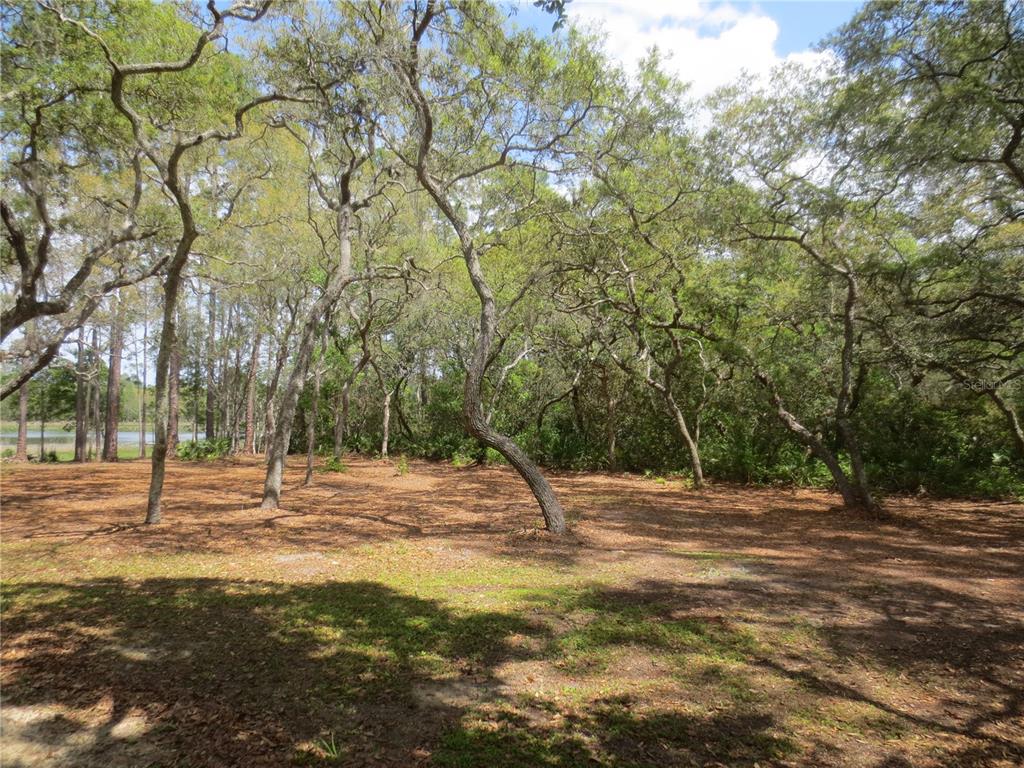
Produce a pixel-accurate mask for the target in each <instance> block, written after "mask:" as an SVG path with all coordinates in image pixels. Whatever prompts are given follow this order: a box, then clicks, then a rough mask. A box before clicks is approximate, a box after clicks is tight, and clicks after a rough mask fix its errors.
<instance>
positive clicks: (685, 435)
mask: <svg viewBox="0 0 1024 768" xmlns="http://www.w3.org/2000/svg"><path fill="white" fill-rule="evenodd" d="M662 395H663V396H664V398H665V403H666V404H667V405H668V409H669V411H670V412H671V413H672V418H673V419H674V420H675V423H676V429H678V430H679V436H680V437H681V438H682V440H683V445H685V446H686V450H687V452H688V453H689V455H690V469H691V470H692V472H693V487H694V488H696V489H698V490H700V489H701V488H703V487H704V470H703V468H702V467H701V464H700V450H699V449H698V447H697V443H696V441H695V440H694V439H693V436H692V435H691V434H690V429H689V427H688V426H687V424H686V417H685V416H683V412H682V410H681V409H680V408H679V405H678V404H677V403H676V399H675V398H674V397H673V396H672V391H671V390H670V389H667V388H666V389H665V390H664V391H663V392H662Z"/></svg>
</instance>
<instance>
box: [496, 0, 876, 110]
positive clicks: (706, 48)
mask: <svg viewBox="0 0 1024 768" xmlns="http://www.w3.org/2000/svg"><path fill="white" fill-rule="evenodd" d="M860 6H861V2H859V1H856V2H851V1H850V0H776V1H773V0H761V2H750V1H743V0H734V1H733V2H723V1H720V0H714V1H713V2H700V1H699V0H572V1H571V2H570V3H569V4H568V6H567V8H568V15H569V17H570V18H571V19H572V21H573V22H574V23H577V24H581V25H594V26H596V27H598V28H603V29H604V30H605V32H606V33H607V35H608V38H607V43H606V50H607V52H608V53H609V54H610V55H611V56H612V57H613V58H616V59H618V60H619V61H620V62H621V63H623V64H624V65H625V66H626V67H627V69H629V68H630V67H631V66H632V65H633V64H634V63H635V62H636V60H637V59H639V58H640V57H642V56H643V55H644V54H645V53H646V52H647V51H648V50H649V49H650V48H651V47H652V46H657V47H658V49H659V50H660V51H661V52H662V54H668V55H669V58H668V60H667V61H666V63H665V66H666V68H667V69H669V70H670V71H672V72H673V73H674V74H676V75H678V76H679V77H680V78H681V79H682V80H684V81H686V82H689V83H691V86H692V90H691V93H692V94H693V95H694V96H697V97H700V96H704V95H706V94H707V93H710V92H711V91H712V90H714V89H715V88H717V87H718V86H721V85H725V84H726V83H729V82H731V81H733V80H735V79H736V78H737V77H739V76H740V75H741V73H742V72H744V71H747V72H750V73H752V74H753V75H755V76H760V75H764V74H766V73H767V72H768V71H769V70H770V69H771V68H772V67H773V66H775V65H777V64H780V63H782V62H783V61H798V62H801V63H804V64H808V65H812V66H813V65H814V64H815V63H817V62H820V61H822V60H823V59H825V58H827V57H828V54H827V52H819V51H816V50H815V46H816V44H817V43H818V42H819V41H820V40H821V39H822V38H823V37H825V36H826V35H827V34H828V33H829V32H831V31H832V30H833V29H835V28H836V27H838V26H839V25H840V24H842V23H843V22H845V21H846V20H848V19H849V18H850V17H852V16H853V14H854V13H855V12H856V11H857V9H858V8H859V7H860ZM552 20H553V18H552V17H551V16H550V15H547V14H544V13H542V12H541V11H539V10H537V9H535V8H533V7H532V3H530V2H521V3H519V4H518V5H517V14H516V23H518V24H521V25H523V26H529V27H533V28H536V29H537V30H538V31H544V32H548V31H550V29H551V23H552Z"/></svg>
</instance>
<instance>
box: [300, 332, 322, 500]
mask: <svg viewBox="0 0 1024 768" xmlns="http://www.w3.org/2000/svg"><path fill="white" fill-rule="evenodd" d="M325 347H326V344H323V343H322V344H321V347H320V348H321V349H324V348H325ZM322 374H323V366H322V364H318V365H317V366H316V367H315V368H314V370H313V398H312V402H311V403H310V407H309V421H308V422H307V423H306V477H305V479H304V480H303V481H302V484H303V485H309V484H310V483H311V482H313V459H314V458H315V456H316V422H317V418H318V416H319V409H320V377H321V375H322Z"/></svg>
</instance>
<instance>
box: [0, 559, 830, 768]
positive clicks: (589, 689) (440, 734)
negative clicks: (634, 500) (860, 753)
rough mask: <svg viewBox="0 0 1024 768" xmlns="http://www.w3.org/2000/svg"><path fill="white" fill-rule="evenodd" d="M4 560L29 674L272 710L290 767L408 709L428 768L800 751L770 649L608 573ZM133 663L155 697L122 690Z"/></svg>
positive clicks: (347, 563)
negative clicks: (513, 688)
mask: <svg viewBox="0 0 1024 768" xmlns="http://www.w3.org/2000/svg"><path fill="white" fill-rule="evenodd" d="M31 547H35V548H36V549H38V548H39V545H38V544H32V545H31ZM15 553H16V555H17V563H18V565H17V566H16V567H15V568H14V570H15V571H18V570H20V569H23V570H24V571H25V574H24V575H23V576H21V577H19V576H18V575H17V574H16V573H15V574H10V573H8V574H5V575H6V576H7V578H6V579H5V584H4V587H3V598H4V604H5V621H6V627H7V632H8V633H9V636H12V635H13V636H15V637H17V636H18V635H22V634H29V635H31V634H33V633H38V632H39V631H40V630H45V629H47V628H49V627H53V626H60V627H62V630H61V634H60V636H59V637H52V638H49V639H44V640H42V641H37V642H36V644H35V645H34V646H33V653H34V654H35V656H36V660H35V661H34V662H33V666H32V669H33V670H34V671H35V672H36V674H46V675H51V676H53V675H55V676H57V677H58V678H59V679H69V680H70V679H71V678H74V679H77V680H78V682H77V685H78V686H79V688H82V687H84V688H85V689H86V690H89V689H90V687H92V686H95V687H96V688H97V690H98V689H99V687H100V686H106V685H107V684H108V683H106V682H104V681H107V680H110V681H114V680H117V681H118V682H117V685H118V686H125V687H126V688H127V690H121V691H120V692H119V696H121V697H123V698H125V699H126V700H127V701H139V702H140V704H141V703H142V702H144V701H148V706H164V705H165V704H166V706H170V705H171V704H172V702H173V701H175V700H176V699H177V698H178V697H181V696H185V697H186V698H187V697H192V696H194V695H195V693H196V692H197V691H199V692H201V691H204V690H207V689H208V690H210V691H213V690H223V691H224V694H223V695H226V696H228V697H229V698H230V699H231V700H232V702H233V703H232V707H233V708H236V709H238V710H239V711H240V712H241V713H242V714H243V715H245V716H247V717H250V718H257V719H258V718H259V717H263V716H265V715H264V713H263V708H264V705H263V704H262V703H261V702H265V701H279V702H281V703H282V705H283V709H281V710H275V712H276V714H275V718H276V719H277V720H278V721H279V722H278V725H281V724H282V723H283V725H284V727H285V729H286V731H287V734H288V737H287V739H288V740H289V741H291V742H292V743H293V744H294V745H295V746H294V749H296V750H298V752H297V755H298V756H297V757H296V758H295V760H296V761H297V762H299V763H301V764H303V765H316V764H319V763H324V764H327V763H333V762H338V761H342V760H345V759H348V756H351V755H356V754H361V753H362V752H364V751H365V750H366V749H370V748H371V747H370V745H369V743H368V741H367V738H368V737H367V733H366V732H365V731H363V730H360V729H359V728H356V729H352V728H351V727H349V726H350V725H351V722H352V718H353V717H355V718H357V719H358V718H360V717H370V716H371V715H372V717H374V718H378V719H384V720H385V721H388V720H389V719H391V720H393V719H395V718H399V717H401V716H402V715H401V713H402V712H407V711H408V712H417V713H418V714H417V716H421V717H424V716H425V717H426V718H427V720H428V721H429V722H428V723H427V724H426V725H424V728H425V729H426V731H425V732H426V733H428V734H433V736H432V737H431V739H428V741H430V740H432V743H431V749H430V752H431V755H432V757H431V759H432V761H433V764H436V765H438V766H450V767H452V768H458V767H461V766H495V767H503V766H507V767H510V768H511V767H514V766H522V767H523V768H527V767H528V766H529V767H532V766H591V765H598V766H618V765H635V766H654V765H663V764H672V763H671V762H669V763H666V761H672V760H677V759H682V757H685V758H686V759H687V760H693V761H697V764H700V762H699V761H701V760H710V759H711V758H712V757H715V758H717V759H719V760H722V758H723V757H724V758H726V760H724V761H723V762H725V763H726V764H730V765H731V764H738V765H748V764H752V762H750V761H752V760H754V759H755V758H756V759H761V760H770V759H773V758H774V757H779V756H784V755H786V754H789V753H791V752H792V751H793V750H794V749H795V747H794V743H795V742H794V738H795V735H794V733H793V732H788V733H787V732H786V729H785V728H782V727H779V726H778V725H777V724H776V722H775V718H774V717H773V715H772V714H771V711H770V710H769V709H766V708H765V707H764V698H763V696H760V695H758V694H756V693H755V689H756V688H758V687H759V686H760V685H761V684H762V683H763V678H764V674H763V672H761V671H758V670H757V669H756V667H755V666H753V664H754V660H755V659H756V658H757V657H758V655H759V654H761V653H762V652H763V651H764V648H763V645H762V643H761V642H760V641H759V639H758V637H757V634H756V633H755V632H754V631H752V630H751V629H750V628H748V627H744V626H740V625H733V624H731V623H722V622H718V621H708V620H702V619H696V618H673V617H672V615H671V610H670V606H669V605H668V604H667V603H666V602H663V601H660V600H658V599H644V600H642V601H638V600H637V595H636V594H635V593H632V592H630V591H629V590H628V588H626V589H625V590H624V584H623V582H622V579H621V572H620V570H619V569H616V568H613V567H610V568H608V569H607V570H604V569H601V568H597V569H595V568H588V569H586V570H585V571H583V570H582V569H575V568H570V569H566V568H563V569H554V568H550V567H544V566H537V565H527V564H523V563H519V562H515V561H511V560H507V559H503V558H494V557H483V558H476V559H475V560H474V561H473V563H472V564H471V565H470V566H468V567H467V566H465V565H462V566H460V567H457V568H452V567H451V566H450V565H448V566H446V565H445V564H443V563H442V562H440V561H439V559H438V558H437V557H435V556H432V555H430V554H429V553H428V552H426V551H424V550H423V549H422V548H419V547H415V546H410V545H409V544H408V543H406V542H399V543H396V544H392V545H378V546H373V547H367V548H365V551H364V552H362V553H360V554H354V553H353V552H352V551H349V552H347V553H341V552H337V553H325V554H324V555H323V557H322V558H320V559H321V560H323V561H324V562H325V563H326V572H325V573H323V574H321V575H320V576H319V579H318V581H316V582H314V583H310V584H294V583H282V582H281V581H280V578H281V576H282V574H281V572H280V571H279V570H278V567H279V564H278V563H276V562H275V560H274V558H268V559H251V560H247V561H245V562H243V563H239V560H238V558H229V557H227V556H223V555H208V556H195V555H188V554H180V555H161V556H156V557H153V556H136V557H129V558H97V559H89V560H84V561H79V562H75V563H69V564H68V568H67V569H66V570H63V571H62V576H63V578H64V580H63V581H62V582H61V583H56V582H54V581H46V580H40V579H38V578H33V571H35V570H36V567H37V566H40V565H43V564H44V563H45V562H46V561H47V559H48V557H53V554H54V553H53V552H52V551H51V552H50V554H49V555H44V556H40V557H37V558H34V559H33V558H32V557H29V556H28V555H29V551H28V548H27V547H26V546H25V545H21V548H20V551H19V548H18V547H15V548H13V549H12V548H11V547H10V546H7V547H6V552H5V554H6V555H7V557H8V558H9V557H10V556H11V555H12V554H15ZM37 554H38V553H37ZM7 562H8V563H10V560H9V559H8V560H7ZM332 563H336V566H335V565H331V564H332ZM7 570H8V571H10V570H11V569H10V568H8V569H7ZM215 574H219V575H215ZM12 576H13V577H12ZM567 618H568V619H569V621H568V622H567V621H566V619H567ZM97 628H100V629H99V631H98V632H97ZM69 646H70V648H71V649H72V652H71V653H70V654H69V653H68V647H69ZM86 649H87V650H86ZM183 649H186V650H187V652H188V653H187V655H186V656H184V657H183V656H182V650H183ZM638 662H642V664H644V665H647V666H646V667H645V671H644V677H643V679H637V678H636V676H635V672H633V671H630V667H631V665H635V664H636V663H638ZM125 664H127V665H128V666H127V668H125V667H124V665H125ZM140 664H141V665H143V666H142V667H139V665H140ZM517 664H525V665H533V666H535V667H536V668H537V670H538V674H544V675H548V676H551V678H552V679H551V681H550V682H551V685H534V684H531V683H530V681H529V680H524V681H521V683H520V684H519V685H518V686H517V687H518V689H519V694H517V695H513V696H498V697H495V696H493V695H492V694H491V693H490V691H491V690H492V686H493V685H496V684H497V682H498V679H499V676H501V675H503V674H506V673H504V672H502V671H501V670H505V669H506V668H515V666H516V665H517ZM133 667H138V668H140V669H141V668H145V669H146V670H147V672H148V674H149V675H150V676H152V677H154V678H155V679H159V680H161V681H162V683H161V686H160V687H159V688H158V689H157V690H151V689H147V688H145V687H137V686H135V685H133V682H132V678H131V674H130V673H131V670H132V668H133ZM123 672H128V673H129V674H128V676H127V678H126V679H124V680H123V679H122V678H123ZM462 679H469V680H470V681H471V690H472V691H476V692H477V693H476V694H471V695H470V696H469V698H468V699H467V700H465V701H460V702H459V705H458V708H457V709H458V712H457V713H453V714H454V717H452V716H451V715H445V716H443V717H440V716H439V715H438V713H436V712H430V713H428V714H426V715H424V713H423V705H422V697H421V694H420V691H422V690H423V689H429V688H431V687H434V686H441V687H442V688H443V687H444V686H445V685H448V684H454V682H455V681H459V680H462ZM170 681H175V682H170ZM57 688H58V689H59V688H60V684H58V686H57ZM7 695H8V696H9V701H11V702H12V703H14V704H16V705H24V704H28V703H33V702H37V701H39V700H40V697H39V692H38V691H36V689H34V688H32V687H24V686H23V685H19V684H17V683H15V684H14V685H13V686H8V694H7ZM804 695H805V696H806V695H808V694H804ZM154 697H155V701H154ZM680 701H685V702H687V704H688V706H687V707H683V708H680V707H679V706H678V702H680ZM380 702H387V705H386V707H385V708H384V709H385V711H383V712H382V711H380V706H381V705H380V704H379V703H380ZM164 703H165V704H164ZM208 714H209V715H210V716H213V713H208ZM791 722H792V725H793V726H794V727H796V728H807V729H809V730H816V729H818V728H819V727H820V723H817V724H808V723H806V722H804V721H803V720H801V719H800V718H799V717H797V718H794V719H792V721H791ZM812 726H813V727H812ZM841 730H845V728H843V729H841ZM318 734H319V735H318ZM324 734H327V735H324ZM698 736H699V738H698ZM383 738H385V739H387V738H391V736H387V735H385V736H383ZM637 744H647V745H648V746H647V747H644V750H647V751H646V752H645V751H643V750H641V749H639V748H638V747H636V745H637ZM410 745H411V742H410V743H409V744H406V745H405V748H409V746H410ZM651 745H653V746H651ZM377 746H378V747H379V746H380V745H377ZM175 748H183V747H182V745H178V746H177V747H175ZM371 751H372V749H371ZM385 751H386V750H385ZM729 760H732V761H734V762H729ZM395 764H399V763H395ZM680 764H685V763H680Z"/></svg>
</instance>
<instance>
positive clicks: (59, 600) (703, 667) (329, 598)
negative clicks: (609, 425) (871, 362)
mask: <svg viewBox="0 0 1024 768" xmlns="http://www.w3.org/2000/svg"><path fill="white" fill-rule="evenodd" d="M347 462H348V465H349V469H348V471H347V472H345V473H325V472H321V473H318V474H316V476H315V478H314V483H313V485H312V486H310V487H307V488H302V487H300V485H301V479H302V469H301V467H300V466H299V465H300V463H301V462H300V461H299V460H296V459H293V461H292V466H291V467H290V468H289V469H288V471H287V473H286V477H285V488H284V494H283V503H282V508H281V509H280V510H277V511H273V512H267V511H261V510H259V509H258V508H257V507H256V505H257V504H258V501H259V498H260V490H261V488H262V477H263V475H262V471H261V470H262V468H261V466H260V465H259V463H258V462H257V461H255V460H231V461H219V462H210V463H202V462H200V463H179V462H175V463H173V464H172V465H171V466H170V469H169V472H168V478H167V483H166V491H165V499H166V503H165V509H164V522H163V523H162V524H160V525H158V526H143V525H140V522H141V519H142V517H143V514H144V508H145V496H146V490H147V487H148V463H146V462H140V461H131V462H122V463H120V464H117V465H99V464H96V465H71V464H61V465H44V466H36V465H26V466H14V465H10V464H8V465H4V466H3V468H2V489H0V493H2V524H0V536H2V542H0V544H2V549H0V554H2V558H3V559H2V565H0V574H2V577H3V589H4V592H3V597H4V606H3V646H2V656H0V660H2V675H0V683H2V710H0V716H2V726H3V737H2V742H3V743H2V753H0V762H2V764H3V765H4V766H10V767H11V768H14V767H15V766H83V767H84V766H101V765H102V766H106V767H108V768H127V767H128V766H182V767H183V766H235V765H238V766H243V765H244V766H276V765H321V764H323V765H330V764H335V765H346V766H425V765H438V766H463V767H468V766H478V765H479V766H487V767H488V768H495V767H497V766H523V767H524V768H526V767H527V766H530V767H532V766H607V767H612V766H615V767H618V766H730V767H731V766H746V767H748V768H753V767H754V766H760V767H761V768H767V766H808V767H810V766H870V767H871V768H910V767H911V766H913V768H918V767H919V766H923V767H925V768H928V767H929V766H935V767H938V766H993V767H998V768H1003V767H1005V768H1009V767H1010V766H1021V765H1024V505H1019V504H1012V503H999V502H970V501H955V502H952V501H944V500H930V499H889V500H888V502H887V505H888V508H889V510H890V512H891V513H892V519H891V520H889V521H887V522H885V523H878V522H875V521H871V520H867V519H860V518H857V517H854V516H851V515H849V514H847V513H846V512H844V511H843V510H842V509H840V508H839V507H838V506H837V499H836V498H835V497H833V496H831V495H829V494H827V493H824V492H818V491H808V490H795V491H794V490H777V489H752V488H745V487H738V486H728V485H712V486H711V487H710V488H708V489H707V490H705V491H702V492H696V491H692V490H689V489H687V488H685V487H684V486H683V485H682V484H681V483H677V482H657V481H653V480H649V479H644V478H638V477H636V476H625V475H607V474H593V473H588V474H574V473H562V474H553V475H552V476H551V477H552V481H553V484H554V486H555V489H556V491H557V492H558V493H559V494H560V497H561V499H562V501H563V504H564V505H565V507H566V511H567V515H568V518H569V521H570V525H571V526H572V533H571V534H570V535H569V536H568V537H564V538H561V539H556V538H552V537H550V536H549V535H547V534H546V533H544V532H543V531H541V530H540V529H539V514H538V512H537V510H536V508H535V506H534V503H533V500H532V498H531V496H530V495H529V492H528V490H527V489H526V487H525V485H523V484H522V483H521V481H519V479H518V478H517V476H515V474H514V473H513V472H512V471H511V470H509V469H508V468H503V467H468V468H454V467H451V466H447V465H440V464H432V463H426V462H415V461H414V462H411V463H410V469H409V471H408V472H407V473H404V474H400V473H399V472H398V470H397V468H396V466H395V465H393V464H389V463H382V462H375V461H370V460H367V459H362V458H358V457H350V458H349V459H348V460H347Z"/></svg>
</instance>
